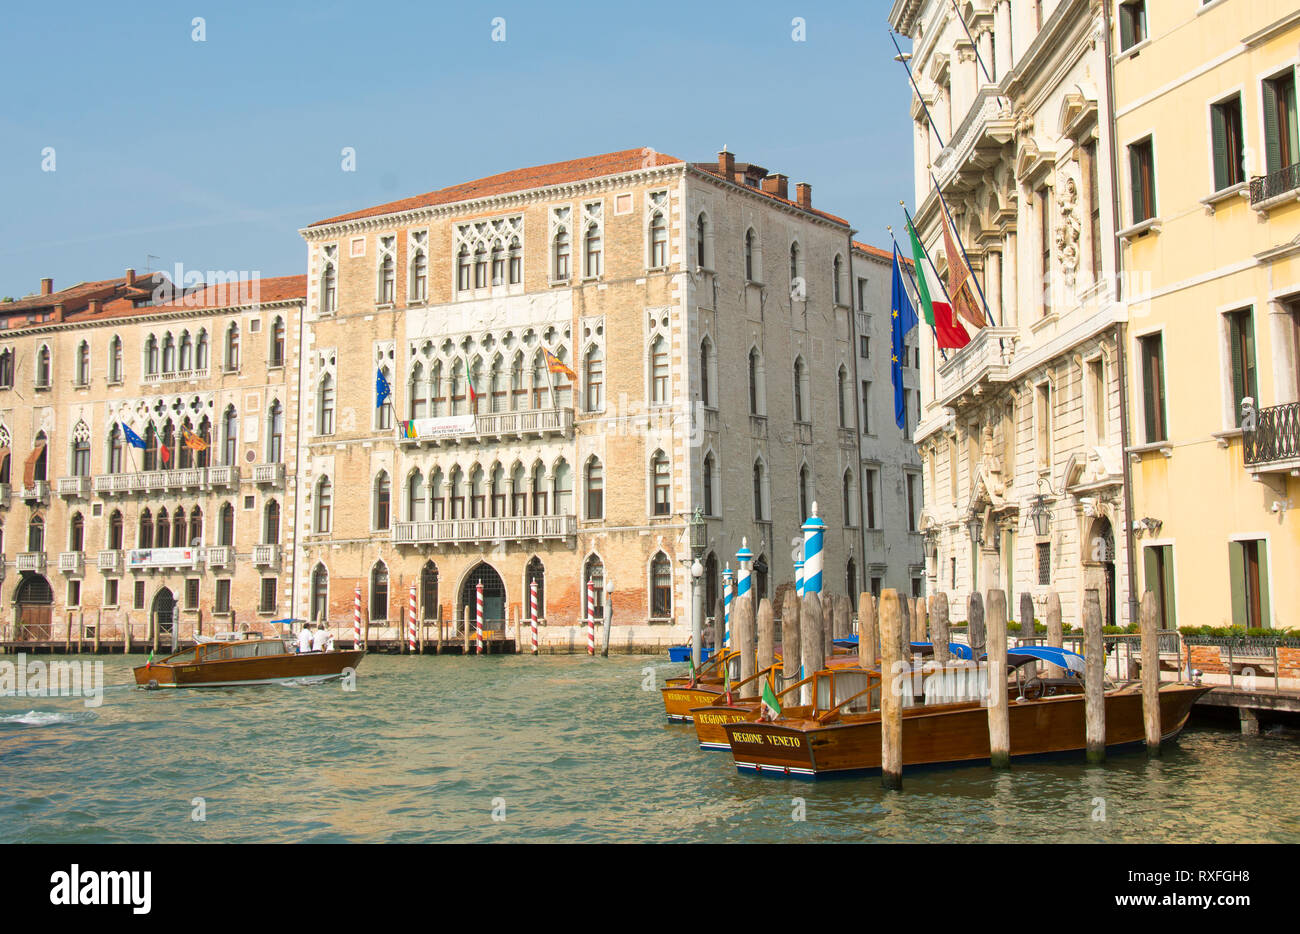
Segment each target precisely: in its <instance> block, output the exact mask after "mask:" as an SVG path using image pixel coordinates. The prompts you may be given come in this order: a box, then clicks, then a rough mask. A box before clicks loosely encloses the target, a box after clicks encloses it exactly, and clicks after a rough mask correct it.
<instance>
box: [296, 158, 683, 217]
mask: <svg viewBox="0 0 1300 934" xmlns="http://www.w3.org/2000/svg"><path fill="white" fill-rule="evenodd" d="M681 161H682V160H681V159H678V158H677V157H675V156H669V155H666V154H665V153H662V152H655V151H654V150H653V149H648V148H642V149H624V150H622V151H621V152H609V153H605V154H604V155H602V156H586V157H584V158H582V159H570V160H569V161H567V162H552V163H550V164H549V165H535V166H533V167H531V168H527V169H515V170H513V171H510V172H502V173H501V174H499V175H489V176H487V178H480V179H476V180H475V181H472V182H462V183H461V184H459V185H452V186H450V187H449V188H440V189H438V190H437V191H431V192H428V193H427V194H423V195H416V196H415V197H413V198H403V199H402V200H400V201H390V202H388V203H387V204H380V205H376V206H375V207H372V208H365V209H363V210H360V211H352V212H351V213H348V214H340V215H338V216H337V217H328V218H326V219H325V220H323V221H316V223H314V224H311V225H310V226H312V227H320V226H322V225H324V224H337V223H341V222H343V221H351V220H357V219H358V218H362V217H379V216H381V215H384V214H397V213H400V212H402V211H413V210H415V209H417V208H427V207H432V206H433V205H438V204H455V203H456V202H458V201H469V200H471V199H473V198H488V197H492V196H493V195H503V194H507V193H509V192H512V191H526V190H528V189H530V188H544V187H546V186H547V185H561V184H564V183H565V182H577V181H582V180H584V179H588V178H600V177H601V176H604V175H619V174H621V173H623V172H633V171H635V170H637V169H642V168H650V167H652V166H660V165H672V164H674V163H678V162H681Z"/></svg>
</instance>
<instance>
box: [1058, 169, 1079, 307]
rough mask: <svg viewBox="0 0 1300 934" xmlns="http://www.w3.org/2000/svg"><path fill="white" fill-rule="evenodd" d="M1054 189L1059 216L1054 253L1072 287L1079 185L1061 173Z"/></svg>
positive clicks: (1075, 257)
mask: <svg viewBox="0 0 1300 934" xmlns="http://www.w3.org/2000/svg"><path fill="white" fill-rule="evenodd" d="M1056 190H1057V192H1058V194H1057V196H1056V210H1057V213H1058V214H1060V217H1061V219H1060V222H1059V223H1058V224H1057V225H1056V255H1057V257H1058V259H1059V261H1060V263H1061V271H1062V273H1064V275H1065V281H1066V283H1067V284H1068V285H1069V286H1070V287H1071V288H1073V287H1074V277H1075V273H1076V272H1077V271H1078V268H1079V228H1080V224H1079V185H1078V183H1077V182H1075V180H1074V178H1073V177H1072V176H1070V175H1066V174H1064V173H1062V176H1061V183H1060V184H1059V185H1057V187H1056Z"/></svg>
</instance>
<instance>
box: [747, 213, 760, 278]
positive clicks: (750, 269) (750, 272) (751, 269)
mask: <svg viewBox="0 0 1300 934" xmlns="http://www.w3.org/2000/svg"><path fill="white" fill-rule="evenodd" d="M755 241H756V238H755V236H754V228H752V227H751V228H749V229H748V230H746V231H745V279H746V280H747V281H749V282H753V281H755V277H756V273H757V268H756V266H755V262H754V260H755V259H756V257H755V255H754V246H755Z"/></svg>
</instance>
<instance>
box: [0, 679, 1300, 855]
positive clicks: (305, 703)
mask: <svg viewBox="0 0 1300 934" xmlns="http://www.w3.org/2000/svg"><path fill="white" fill-rule="evenodd" d="M6 658H10V657H6ZM3 660H5V659H2V658H0V661H3ZM104 660H105V680H106V682H107V683H108V684H109V685H113V687H110V688H109V689H108V691H107V692H106V693H105V696H104V703H103V705H102V706H100V707H98V708H95V709H87V708H86V707H85V706H84V705H83V704H82V702H81V701H80V700H77V699H71V698H57V699H44V698H17V697H0V781H2V782H3V787H4V789H5V794H4V796H3V800H2V801H0V841H2V842H43V843H73V842H95V843H113V842H161V841H177V842H215V841H237V842H291V841H310V842H344V841H361V842H386V841H392V842H446V841H497V840H508V841H575V842H597V841H655V842H666V841H737V842H771V841H839V840H844V841H863V840H881V841H949V842H954V841H956V842H960V841H988V842H1068V841H1078V842H1142V843H1152V842H1164V841H1171V842H1175V841H1176V842H1291V843H1295V842H1300V796H1298V795H1296V794H1295V793H1294V782H1295V778H1296V775H1297V765H1298V764H1300V732H1296V731H1287V730H1273V731H1266V732H1265V733H1264V734H1263V735H1261V736H1256V737H1246V736H1241V735H1240V734H1238V733H1236V732H1229V731H1224V730H1217V729H1192V730H1189V731H1187V732H1185V733H1184V734H1183V736H1182V737H1181V738H1180V739H1179V741H1178V742H1177V744H1176V745H1174V746H1173V747H1172V748H1168V749H1167V750H1166V752H1165V755H1164V757H1163V758H1161V759H1160V760H1156V761H1148V760H1147V758H1146V755H1145V753H1143V752H1141V751H1138V752H1135V753H1126V754H1122V755H1113V756H1112V757H1111V758H1110V760H1109V761H1108V762H1107V763H1106V765H1104V766H1100V767H1088V766H1085V765H1084V764H1083V762H1082V757H1081V756H1080V758H1079V761H1073V760H1066V761H1054V762H1050V763H1046V764H1040V763H1034V764H1026V765H1017V766H1016V767H1015V768H1013V769H1012V770H1011V771H1009V772H1001V773H996V772H993V771H992V770H990V769H989V768H988V767H985V766H976V767H970V768H959V769H947V770H939V771H927V772H916V773H908V774H907V775H906V777H905V787H904V791H903V792H902V793H886V792H884V791H882V790H881V788H880V783H879V779H878V778H862V779H842V780H836V781H829V782H817V783H812V782H806V781H799V780H794V779H783V778H759V777H755V776H750V775H739V774H737V772H736V770H735V767H734V765H733V764H732V760H731V756H730V755H729V754H728V753H725V752H723V753H719V752H710V753H706V752H701V751H700V750H699V749H698V748H697V747H696V744H695V735H694V731H693V729H692V728H691V727H689V726H675V725H670V724H669V723H668V722H667V721H666V720H665V718H664V715H663V705H662V701H661V700H660V696H659V692H658V690H657V685H658V684H660V683H662V680H663V678H664V677H665V676H666V675H668V674H676V673H679V672H681V671H682V670H683V669H684V667H685V666H684V665H669V664H668V663H667V660H666V659H665V658H649V657H617V658H610V659H588V658H586V657H568V656H558V657H543V658H538V659H533V658H529V657H521V656H508V657H488V658H457V657H443V658H435V657H423V658H402V657H389V656H370V657H368V658H366V659H365V661H364V663H363V664H362V665H361V667H360V671H359V676H358V680H357V685H356V688H357V689H356V690H355V691H354V692H346V691H344V690H343V689H342V688H341V686H340V685H339V684H338V683H332V684H318V685H307V686H279V685H272V686H265V687H244V688H232V689H228V690H212V689H208V690H190V691H155V692H146V691H139V690H136V689H135V688H133V687H130V686H128V685H129V682H130V679H131V675H130V666H131V665H132V664H140V663H141V662H142V661H143V659H142V658H140V657H128V658H125V659H124V658H122V657H121V656H112V657H104ZM647 668H653V671H652V672H651V675H652V676H653V685H654V686H655V688H656V689H655V690H651V691H646V690H643V687H644V686H645V683H646V679H647V675H646V673H645V669H647ZM195 799H202V803H201V804H199V803H196V802H195ZM796 799H802V803H800V801H799V800H796ZM200 808H201V809H202V812H203V816H204V817H205V818H206V819H205V820H202V821H198V820H194V819H193V818H194V816H195V815H196V814H197V813H199V809H200ZM1103 811H1104V814H1103V813H1102V812H1103ZM800 814H802V816H803V817H804V819H803V820H796V819H794V818H795V817H797V816H800ZM494 816H495V817H500V818H503V819H500V820H497V819H494ZM1099 816H1104V819H1101V820H1096V819H1094V818H1095V817H1099Z"/></svg>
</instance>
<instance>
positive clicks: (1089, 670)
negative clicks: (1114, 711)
mask: <svg viewBox="0 0 1300 934" xmlns="http://www.w3.org/2000/svg"><path fill="white" fill-rule="evenodd" d="M1083 660H1084V676H1083V708H1084V718H1085V721H1086V730H1087V733H1086V737H1085V750H1086V753H1087V760H1088V762H1090V763H1094V764H1095V763H1100V762H1105V761H1106V685H1105V680H1106V655H1105V650H1104V648H1103V647H1102V638H1101V597H1100V596H1099V595H1098V593H1097V591H1095V590H1085V591H1084V593H1083Z"/></svg>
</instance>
